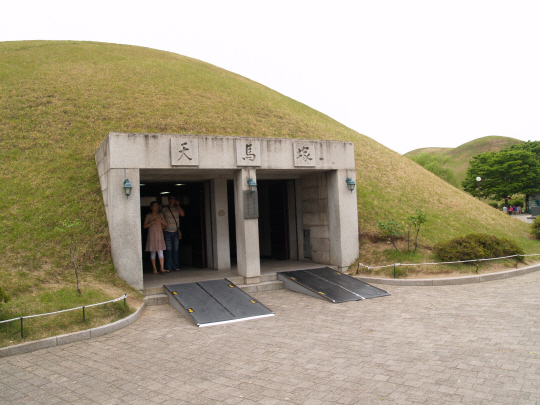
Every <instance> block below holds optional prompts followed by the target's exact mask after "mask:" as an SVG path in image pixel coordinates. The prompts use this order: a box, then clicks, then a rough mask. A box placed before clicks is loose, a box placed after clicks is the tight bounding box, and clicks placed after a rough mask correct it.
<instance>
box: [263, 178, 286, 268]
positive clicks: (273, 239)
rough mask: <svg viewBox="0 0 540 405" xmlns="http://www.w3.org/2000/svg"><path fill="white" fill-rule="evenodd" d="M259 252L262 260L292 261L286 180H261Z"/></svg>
mask: <svg viewBox="0 0 540 405" xmlns="http://www.w3.org/2000/svg"><path fill="white" fill-rule="evenodd" d="M257 191H258V195H259V250H260V255H261V258H264V259H274V260H289V259H290V241H289V209H288V195H287V181H286V180H260V181H258V182H257Z"/></svg>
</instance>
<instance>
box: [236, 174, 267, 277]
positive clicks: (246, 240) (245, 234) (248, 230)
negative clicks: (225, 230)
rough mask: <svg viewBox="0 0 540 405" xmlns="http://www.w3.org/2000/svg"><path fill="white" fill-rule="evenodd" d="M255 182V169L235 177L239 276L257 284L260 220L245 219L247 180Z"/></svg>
mask: <svg viewBox="0 0 540 405" xmlns="http://www.w3.org/2000/svg"><path fill="white" fill-rule="evenodd" d="M250 177H251V178H252V179H253V180H254V181H255V182H256V181H257V178H256V171H255V169H248V168H245V169H241V170H238V171H236V173H235V176H234V204H235V207H234V212H235V216H236V258H237V263H238V275H239V276H243V277H245V278H246V283H248V284H249V283H257V282H258V280H259V279H260V276H261V262H260V257H259V219H258V218H250V219H245V218H244V191H247V190H249V187H248V184H247V179H248V178H250Z"/></svg>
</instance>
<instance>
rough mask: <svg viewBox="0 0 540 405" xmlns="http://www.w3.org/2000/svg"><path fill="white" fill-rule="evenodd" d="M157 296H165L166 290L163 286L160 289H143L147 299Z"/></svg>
mask: <svg viewBox="0 0 540 405" xmlns="http://www.w3.org/2000/svg"><path fill="white" fill-rule="evenodd" d="M156 294H165V289H164V288H163V286H162V285H160V286H159V287H148V288H145V289H143V295H144V296H145V297H148V296H149V295H156Z"/></svg>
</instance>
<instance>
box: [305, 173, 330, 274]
mask: <svg viewBox="0 0 540 405" xmlns="http://www.w3.org/2000/svg"><path fill="white" fill-rule="evenodd" d="M300 194H301V197H300V201H301V212H302V226H303V228H302V230H303V229H310V230H311V254H312V258H311V261H313V262H315V263H324V264H331V263H330V240H329V228H328V191H327V187H326V175H325V173H316V174H312V175H309V176H303V177H302V178H301V179H300ZM300 259H303V258H302V257H301V258H300ZM304 260H306V259H304Z"/></svg>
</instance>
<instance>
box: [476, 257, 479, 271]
mask: <svg viewBox="0 0 540 405" xmlns="http://www.w3.org/2000/svg"><path fill="white" fill-rule="evenodd" d="M478 262H479V260H476V274H478Z"/></svg>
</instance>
